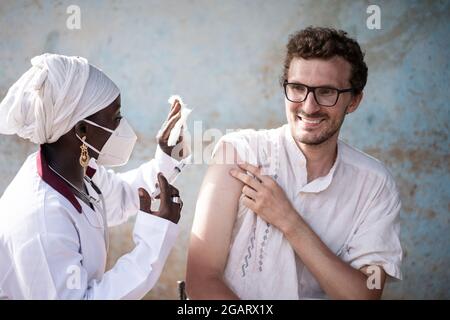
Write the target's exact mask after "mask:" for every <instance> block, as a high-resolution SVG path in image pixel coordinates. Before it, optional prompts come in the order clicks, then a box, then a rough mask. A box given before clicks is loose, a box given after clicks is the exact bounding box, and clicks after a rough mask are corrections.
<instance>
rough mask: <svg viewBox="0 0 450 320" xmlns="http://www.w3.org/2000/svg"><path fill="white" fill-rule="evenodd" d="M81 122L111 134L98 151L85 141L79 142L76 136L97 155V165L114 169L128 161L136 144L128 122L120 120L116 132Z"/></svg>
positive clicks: (90, 122) (134, 135) (135, 137)
mask: <svg viewBox="0 0 450 320" xmlns="http://www.w3.org/2000/svg"><path fill="white" fill-rule="evenodd" d="M83 121H85V122H87V123H89V124H92V125H93V126H96V127H99V128H101V129H103V130H105V131H108V132H111V136H110V137H109V138H108V140H107V141H106V143H105V144H104V145H103V147H102V150H100V151H98V150H97V149H96V148H94V147H93V146H91V145H90V144H89V143H87V142H86V141H83V140H81V138H80V137H79V136H78V135H77V138H78V139H79V140H80V141H82V142H83V143H84V144H86V145H87V146H88V147H89V148H91V149H92V150H94V151H95V152H97V153H98V154H99V156H98V158H97V164H98V165H103V166H108V167H116V166H123V165H125V164H126V163H127V162H128V160H129V159H130V156H131V152H133V148H134V144H135V143H136V140H137V136H136V134H135V133H134V131H133V128H131V126H130V125H129V124H128V121H127V120H125V119H124V118H122V119H121V120H120V123H119V125H118V126H117V128H116V130H111V129H109V128H105V127H102V126H100V125H98V124H96V123H95V122H92V121H90V120H86V119H84V120H83Z"/></svg>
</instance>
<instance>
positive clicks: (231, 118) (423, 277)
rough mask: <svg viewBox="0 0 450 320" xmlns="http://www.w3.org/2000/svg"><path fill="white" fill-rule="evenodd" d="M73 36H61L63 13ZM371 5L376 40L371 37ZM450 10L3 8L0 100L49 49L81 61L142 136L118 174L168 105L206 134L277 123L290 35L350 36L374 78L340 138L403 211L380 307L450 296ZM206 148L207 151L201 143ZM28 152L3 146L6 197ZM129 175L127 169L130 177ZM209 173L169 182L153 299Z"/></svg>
mask: <svg viewBox="0 0 450 320" xmlns="http://www.w3.org/2000/svg"><path fill="white" fill-rule="evenodd" d="M71 4H76V5H79V6H80V8H81V30H69V29H67V28H66V19H67V18H68V14H67V13H66V9H67V7H68V6H69V5H71ZM369 4H377V5H379V7H380V8H381V29H380V30H369V29H368V28H367V27H366V19H367V17H368V14H367V13H366V9H367V7H368V5H369ZM449 18H450V3H449V2H448V1H371V2H370V3H369V2H368V1H312V0H310V1H275V0H273V1H238V0H232V1H212V0H202V1H200V0H198V1H195V0H192V1H174V0H171V1H95V2H94V1H38V0H36V1H12V0H10V1H5V0H2V1H1V2H0V96H1V97H3V96H4V95H5V94H6V91H7V89H8V88H9V86H10V85H11V84H12V83H13V82H14V81H15V80H16V79H17V78H18V77H19V76H20V75H21V74H22V73H23V72H24V71H25V70H26V69H28V67H29V60H30V58H31V57H33V56H34V55H38V54H41V53H43V52H57V53H62V54H68V55H81V56H85V57H86V58H88V59H89V60H90V61H91V62H92V63H94V64H96V65H98V66H100V67H101V68H102V69H103V70H105V71H106V72H107V73H108V74H109V75H110V76H111V77H112V79H114V80H115V81H116V83H117V84H118V85H119V86H120V88H121V90H122V106H123V113H124V115H125V116H127V117H128V118H129V120H130V122H131V123H132V125H133V126H134V127H135V129H136V131H137V132H138V134H139V138H140V139H139V143H138V145H137V147H136V149H135V152H134V154H133V157H132V160H131V162H130V164H129V165H128V166H127V167H126V168H132V167H134V166H136V165H137V164H138V163H141V162H142V161H144V160H145V159H148V158H149V157H152V155H153V153H154V150H155V139H154V136H155V134H156V132H157V130H158V128H159V126H160V124H161V123H162V121H163V120H164V117H165V114H166V111H167V108H168V104H167V102H166V101H167V98H168V97H169V95H171V94H173V93H179V94H180V95H182V96H183V97H184V99H185V101H186V102H187V103H188V104H189V105H191V106H194V107H196V109H195V111H194V113H193V114H192V117H191V119H190V125H191V133H192V127H193V126H192V125H193V123H194V121H197V120H202V121H203V123H202V126H203V129H207V128H217V129H219V130H221V132H223V133H224V132H225V130H226V129H227V128H249V127H251V128H268V127H276V126H279V125H281V124H283V123H285V114H284V102H283V94H282V91H281V90H280V87H279V85H278V76H279V75H280V72H281V61H282V58H283V52H284V46H285V43H286V41H287V38H288V35H289V34H290V33H292V32H294V31H296V30H298V29H300V28H303V27H306V26H308V25H323V26H333V27H336V28H342V29H345V30H347V31H348V32H349V33H350V35H352V36H354V37H356V38H357V39H358V40H359V42H360V43H361V45H362V47H363V48H364V49H365V50H366V52H367V54H366V57H367V64H368V66H369V80H368V85H367V87H366V90H365V97H364V101H363V104H362V106H361V107H360V109H359V110H358V112H356V113H354V114H352V115H351V116H349V117H348V118H347V121H346V123H345V125H344V129H343V130H342V137H343V138H344V139H345V140H347V141H349V142H350V143H351V144H352V145H354V146H356V147H358V148H360V149H362V150H364V151H366V152H368V153H370V154H372V155H373V156H375V157H377V158H379V159H380V160H382V161H383V162H384V163H386V164H387V166H388V167H389V169H390V170H391V171H392V173H393V174H394V176H395V178H396V180H397V183H398V186H399V189H400V191H401V196H402V200H403V210H402V243H403V246H404V249H405V259H404V265H403V272H404V280H403V281H402V282H396V283H393V284H390V285H389V286H388V287H387V289H386V291H385V296H384V297H385V298H446V299H449V298H450V271H449V266H450V250H449V249H450V232H449V222H450V214H449V212H450V188H449V184H450V174H449V169H450V161H449V142H450V141H449V124H448V121H449V120H450V117H449V101H450V95H449V85H448V83H449V80H450V79H449V62H448V59H449V57H450V47H449V44H450V41H449V36H448V34H449V32H450V22H449V21H450V19H449ZM208 144H209V142H208V141H206V142H205V146H206V145H208ZM34 150H36V146H34V145H31V144H29V143H27V142H24V141H22V140H21V139H19V138H17V137H11V136H1V137H0V164H1V166H0V194H1V193H2V192H3V190H4V189H5V188H6V186H7V185H8V183H9V182H10V181H11V179H12V178H13V177H14V175H15V173H16V172H17V170H18V169H19V167H20V165H21V163H22V162H23V161H24V159H25V158H26V156H27V155H28V154H29V153H31V152H33V151H34ZM126 168H124V169H126ZM205 168H206V166H205V165H194V166H192V167H190V168H188V169H187V170H186V171H185V173H184V175H183V177H182V178H181V179H180V180H179V181H178V182H177V185H178V186H179V188H180V190H181V192H182V195H183V199H184V202H185V209H184V213H183V217H182V219H181V226H182V233H181V235H180V237H179V239H178V242H177V246H176V248H175V249H174V251H173V252H172V254H171V256H170V259H169V261H168V264H167V265H166V268H165V271H164V273H163V275H162V277H161V279H160V281H159V283H158V285H157V286H156V287H155V288H154V289H153V290H152V292H151V293H150V294H149V295H148V296H147V297H148V298H153V299H165V298H175V297H176V288H175V287H176V285H175V282H176V280H177V279H182V278H184V273H185V263H186V247H187V241H188V237H189V230H190V227H191V224H192V218H193V211H194V205H195V200H196V195H197V192H198V189H199V185H200V183H201V180H202V177H203V174H204V172H205ZM131 230H132V222H129V223H127V224H125V225H123V226H121V227H117V228H114V229H113V230H112V250H111V255H110V258H109V265H110V266H111V264H112V263H114V261H115V260H116V259H117V257H118V256H120V255H121V254H123V253H124V252H126V251H128V250H130V249H131V248H132V242H131V239H130V235H131Z"/></svg>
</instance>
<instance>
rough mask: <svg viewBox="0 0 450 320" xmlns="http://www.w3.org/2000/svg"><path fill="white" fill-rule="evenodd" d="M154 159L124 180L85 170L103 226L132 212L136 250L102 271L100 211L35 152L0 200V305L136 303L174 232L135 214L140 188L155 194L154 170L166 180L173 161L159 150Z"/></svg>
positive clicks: (159, 221)
mask: <svg viewBox="0 0 450 320" xmlns="http://www.w3.org/2000/svg"><path fill="white" fill-rule="evenodd" d="M155 158H156V159H153V160H151V161H150V162H148V163H145V164H143V165H142V166H140V167H139V168H137V169H134V170H131V171H128V172H125V173H122V174H116V173H114V171H112V170H106V169H105V168H104V167H102V166H98V167H97V166H96V164H95V161H91V162H90V164H89V166H90V168H88V170H87V174H88V175H89V176H91V177H92V181H93V182H94V183H95V184H96V185H97V186H98V187H99V189H100V190H101V192H102V194H103V197H104V200H105V205H106V217H107V223H108V225H109V226H114V225H117V224H120V223H123V222H125V221H127V219H128V218H129V217H130V216H132V215H135V214H137V218H136V223H135V226H134V231H133V239H134V243H135V247H134V249H133V250H132V251H131V252H130V253H128V254H125V255H123V256H122V257H121V258H120V259H119V260H118V261H117V263H116V264H115V265H114V267H113V268H112V269H111V270H109V271H108V272H105V265H106V255H107V252H106V246H105V239H104V226H103V222H102V217H101V214H100V212H99V210H93V209H92V208H91V207H89V206H88V205H86V204H85V203H84V202H83V201H81V200H79V199H78V198H76V197H75V196H74V194H73V193H72V192H71V191H70V189H69V188H68V187H67V186H66V185H65V184H64V182H63V181H62V180H61V178H59V177H58V176H57V175H55V173H54V172H52V171H51V170H50V168H49V167H48V165H47V163H46V161H45V158H44V157H43V156H42V153H41V151H39V152H37V153H34V154H32V155H30V156H29V157H28V159H27V160H26V161H25V163H24V164H23V166H22V168H21V169H20V171H19V172H18V173H17V175H16V177H15V178H14V179H13V181H12V182H11V183H10V185H9V186H8V188H7V189H6V190H5V192H4V194H3V195H2V197H1V198H0V299H2V298H3V299H5V298H6V299H140V298H142V297H143V296H144V295H145V294H146V293H147V292H148V291H149V290H150V289H151V288H152V287H153V286H154V284H155V283H156V281H157V280H158V278H159V276H160V274H161V271H162V268H163V266H164V263H165V261H166V259H167V256H168V254H169V252H170V250H171V248H172V246H173V244H174V242H175V240H176V237H177V234H178V226H177V225H176V224H174V223H172V222H170V221H168V220H165V219H162V218H159V217H157V216H154V215H151V214H148V213H145V212H142V211H140V210H139V196H138V188H139V187H143V188H145V189H147V190H150V191H153V190H154V184H155V182H156V181H157V180H156V176H157V174H158V172H163V174H165V175H166V176H168V174H170V173H171V172H172V170H173V168H174V166H176V165H178V163H179V162H178V161H176V160H174V159H172V158H170V157H169V156H168V155H166V154H165V153H164V152H162V151H161V149H159V147H158V149H157V151H156V155H155ZM86 185H87V187H88V191H89V194H90V195H91V196H93V197H94V198H98V195H97V194H96V193H95V192H94V190H93V189H92V187H91V186H90V185H89V184H86Z"/></svg>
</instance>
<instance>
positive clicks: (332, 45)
mask: <svg viewBox="0 0 450 320" xmlns="http://www.w3.org/2000/svg"><path fill="white" fill-rule="evenodd" d="M286 48H287V53H286V57H285V59H284V70H283V75H282V77H281V83H284V82H285V81H286V80H287V75H288V71H289V66H290V64H291V61H292V59H293V58H303V59H310V58H320V59H330V58H332V57H334V56H339V57H342V58H344V59H345V60H346V61H347V62H348V63H350V65H351V67H352V69H351V76H350V84H351V86H352V88H354V89H355V91H354V92H355V93H356V94H358V93H360V92H361V91H362V90H363V89H364V86H365V85H366V82H367V65H366V63H365V62H364V53H363V52H362V51H361V48H360V46H359V44H358V42H356V40H354V39H352V38H349V37H348V36H347V32H345V31H343V30H336V29H332V28H320V27H308V28H306V29H303V30H300V31H298V32H296V33H294V34H292V35H291V36H290V37H289V42H288V44H287V46H286Z"/></svg>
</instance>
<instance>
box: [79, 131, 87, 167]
mask: <svg viewBox="0 0 450 320" xmlns="http://www.w3.org/2000/svg"><path fill="white" fill-rule="evenodd" d="M81 140H83V144H82V145H81V146H80V149H81V155H80V165H81V166H82V167H83V168H84V169H86V167H87V166H88V164H89V154H88V150H87V146H86V145H85V144H84V141H85V140H86V136H84V137H83V138H82V139H81Z"/></svg>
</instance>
